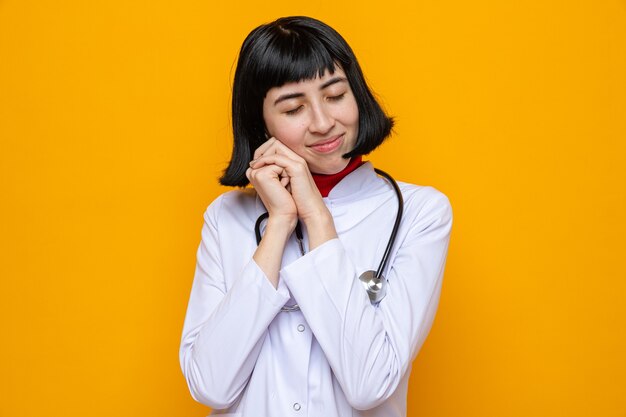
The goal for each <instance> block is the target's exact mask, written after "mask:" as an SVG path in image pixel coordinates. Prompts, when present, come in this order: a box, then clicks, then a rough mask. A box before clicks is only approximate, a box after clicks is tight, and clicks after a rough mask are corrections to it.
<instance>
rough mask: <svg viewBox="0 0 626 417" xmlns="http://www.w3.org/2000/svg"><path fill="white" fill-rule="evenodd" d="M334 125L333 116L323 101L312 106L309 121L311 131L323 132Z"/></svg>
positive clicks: (326, 131)
mask: <svg viewBox="0 0 626 417" xmlns="http://www.w3.org/2000/svg"><path fill="white" fill-rule="evenodd" d="M334 126H335V118H334V117H333V115H332V113H331V112H330V110H329V109H327V108H326V107H325V106H324V104H323V103H317V104H316V105H314V106H312V114H311V123H310V124H309V131H310V132H311V133H318V134H325V133H328V132H330V130H331V129H332V128H333V127H334Z"/></svg>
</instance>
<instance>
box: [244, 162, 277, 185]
mask: <svg viewBox="0 0 626 417" xmlns="http://www.w3.org/2000/svg"><path fill="white" fill-rule="evenodd" d="M248 170H249V172H250V174H249V175H250V182H251V183H252V185H254V186H256V185H257V184H259V183H266V182H268V181H280V179H281V177H282V176H286V172H285V169H284V168H283V167H280V166H278V165H274V164H271V165H264V166H262V167H259V168H256V169H254V168H248Z"/></svg>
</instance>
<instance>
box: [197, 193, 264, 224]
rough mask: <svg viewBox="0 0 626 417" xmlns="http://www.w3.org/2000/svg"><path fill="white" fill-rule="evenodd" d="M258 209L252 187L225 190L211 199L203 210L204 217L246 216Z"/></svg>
mask: <svg viewBox="0 0 626 417" xmlns="http://www.w3.org/2000/svg"><path fill="white" fill-rule="evenodd" d="M257 210H258V199H257V194H256V192H255V191H254V189H253V188H243V189H236V190H230V191H226V192H225V193H222V194H220V195H219V196H218V197H217V198H216V199H215V200H213V201H212V202H211V203H210V204H209V206H208V207H207V209H206V211H205V218H206V217H208V218H213V219H217V218H220V217H222V216H235V217H241V216H247V215H249V214H252V213H254V212H256V211H257Z"/></svg>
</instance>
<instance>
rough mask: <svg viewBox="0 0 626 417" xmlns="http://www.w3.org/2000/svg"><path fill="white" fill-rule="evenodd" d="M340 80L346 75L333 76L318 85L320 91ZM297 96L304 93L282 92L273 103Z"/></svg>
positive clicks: (344, 79) (344, 78) (301, 95)
mask: <svg viewBox="0 0 626 417" xmlns="http://www.w3.org/2000/svg"><path fill="white" fill-rule="evenodd" d="M342 81H347V79H346V77H333V78H331V79H330V80H328V81H326V82H325V83H324V84H322V85H321V86H320V91H321V90H323V89H325V88H328V87H330V86H331V85H333V84H336V83H339V82H342ZM299 97H304V93H291V94H282V95H280V96H278V98H277V99H276V100H275V101H274V105H277V104H278V103H280V102H281V101H285V100H290V99H292V98H299Z"/></svg>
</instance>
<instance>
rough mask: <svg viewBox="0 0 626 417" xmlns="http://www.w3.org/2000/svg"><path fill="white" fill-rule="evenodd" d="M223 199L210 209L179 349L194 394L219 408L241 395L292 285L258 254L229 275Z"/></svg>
mask: <svg viewBox="0 0 626 417" xmlns="http://www.w3.org/2000/svg"><path fill="white" fill-rule="evenodd" d="M222 202H223V196H221V197H219V198H218V199H217V200H216V201H214V202H213V203H212V204H211V205H210V206H209V208H208V209H207V211H206V212H205V214H204V224H203V226H202V241H201V242H200V245H199V247H198V252H197V263H196V270H195V276H194V280H193V285H192V288H191V295H190V297H189V304H188V307H187V315H186V317H185V324H184V327H183V334H182V340H181V345H180V352H179V353H180V354H179V358H180V364H181V368H182V371H183V374H184V376H185V379H186V380H187V384H188V386H189V390H190V392H191V395H192V396H193V398H194V399H195V400H196V401H199V402H201V403H203V404H206V405H208V406H210V407H212V408H215V409H224V408H229V407H230V406H232V405H233V404H234V403H235V402H236V401H237V400H238V398H239V396H240V395H241V393H242V392H243V390H244V388H245V386H246V383H247V381H248V379H249V377H250V374H251V372H252V370H253V369H254V365H255V363H256V360H257V357H258V355H259V352H260V350H261V345H262V342H263V340H264V337H265V335H266V332H267V327H268V326H269V324H270V322H271V321H272V320H273V319H274V317H275V316H276V314H278V312H279V311H280V308H281V307H282V306H283V305H284V304H285V302H286V301H287V300H288V299H289V293H288V291H287V289H286V288H284V287H283V288H282V289H280V288H279V290H278V291H277V290H276V289H275V288H274V287H273V286H272V285H271V284H270V282H269V281H268V279H267V278H266V277H265V275H264V273H263V272H262V271H261V269H260V268H259V267H258V265H257V264H256V263H255V262H254V260H252V259H250V261H249V262H248V263H247V264H245V263H244V266H243V268H242V270H241V272H240V273H239V274H238V276H236V277H229V278H230V279H226V278H227V277H225V276H224V265H223V259H222V253H221V246H220V234H219V232H218V225H219V226H221V227H228V225H227V224H223V223H224V221H222V222H220V219H219V218H218V217H219V212H220V208H221V206H222ZM231 238H232V237H231ZM232 255H233V254H231V256H232ZM235 255H236V254H235ZM227 283H232V284H229V288H227Z"/></svg>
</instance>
